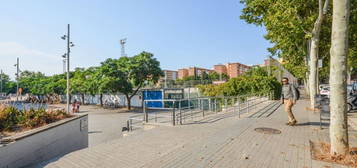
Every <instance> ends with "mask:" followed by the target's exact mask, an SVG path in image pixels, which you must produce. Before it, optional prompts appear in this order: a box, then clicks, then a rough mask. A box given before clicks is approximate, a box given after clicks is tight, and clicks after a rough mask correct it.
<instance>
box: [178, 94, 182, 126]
mask: <svg viewBox="0 0 357 168" xmlns="http://www.w3.org/2000/svg"><path fill="white" fill-rule="evenodd" d="M179 113H180V125H182V111H181V100H180V101H179Z"/></svg>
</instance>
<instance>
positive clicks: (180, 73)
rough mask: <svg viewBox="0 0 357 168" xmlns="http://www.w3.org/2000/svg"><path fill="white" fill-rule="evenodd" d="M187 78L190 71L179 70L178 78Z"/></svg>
mask: <svg viewBox="0 0 357 168" xmlns="http://www.w3.org/2000/svg"><path fill="white" fill-rule="evenodd" d="M187 76H188V69H185V68H183V69H179V70H178V76H177V77H178V79H182V78H184V77H187Z"/></svg>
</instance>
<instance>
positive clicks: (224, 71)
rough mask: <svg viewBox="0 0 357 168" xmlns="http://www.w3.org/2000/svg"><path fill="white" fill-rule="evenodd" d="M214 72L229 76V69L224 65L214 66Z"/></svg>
mask: <svg viewBox="0 0 357 168" xmlns="http://www.w3.org/2000/svg"><path fill="white" fill-rule="evenodd" d="M213 70H214V71H215V72H217V73H218V74H228V73H227V67H226V65H223V64H218V65H214V66H213Z"/></svg>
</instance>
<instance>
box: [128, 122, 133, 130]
mask: <svg viewBox="0 0 357 168" xmlns="http://www.w3.org/2000/svg"><path fill="white" fill-rule="evenodd" d="M129 121H130V131H133V119H130V120H129Z"/></svg>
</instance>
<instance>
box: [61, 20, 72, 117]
mask: <svg viewBox="0 0 357 168" xmlns="http://www.w3.org/2000/svg"><path fill="white" fill-rule="evenodd" d="M61 39H62V40H67V53H65V54H64V55H63V56H62V57H63V58H64V59H65V60H66V61H67V94H66V99H67V113H68V114H70V113H71V111H70V108H69V104H70V102H69V88H70V85H69V60H70V59H69V58H70V57H69V55H70V52H71V47H74V44H73V43H72V42H71V41H70V39H71V38H70V25H69V24H68V25H67V35H63V36H62V37H61Z"/></svg>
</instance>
